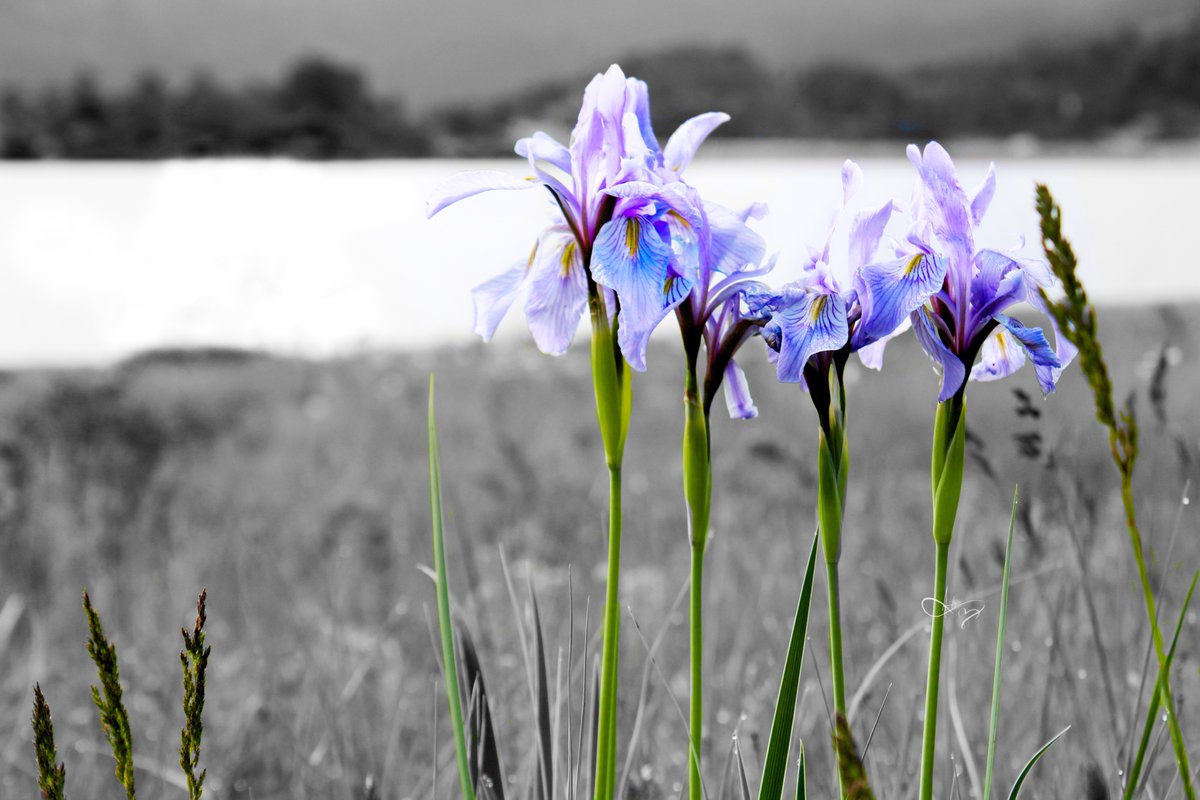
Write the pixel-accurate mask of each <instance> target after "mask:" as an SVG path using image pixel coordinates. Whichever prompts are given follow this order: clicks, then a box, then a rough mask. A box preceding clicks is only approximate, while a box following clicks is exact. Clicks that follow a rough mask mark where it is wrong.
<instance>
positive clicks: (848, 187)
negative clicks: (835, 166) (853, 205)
mask: <svg viewBox="0 0 1200 800" xmlns="http://www.w3.org/2000/svg"><path fill="white" fill-rule="evenodd" d="M862 184H863V171H862V167H860V166H859V165H858V164H856V163H855V162H853V161H851V160H850V159H846V160H845V161H844V162H842V205H843V206H845V205H848V204H849V203H850V200H851V198H853V197H854V195H856V194H858V190H859V189H861V188H862Z"/></svg>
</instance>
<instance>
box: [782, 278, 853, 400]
mask: <svg viewBox="0 0 1200 800" xmlns="http://www.w3.org/2000/svg"><path fill="white" fill-rule="evenodd" d="M848 335H849V327H848V324H847V320H846V302H845V300H843V299H842V297H841V296H840V295H837V294H817V293H814V292H800V293H798V294H795V295H793V296H792V297H791V298H789V299H788V301H785V302H784V303H782V304H781V305H780V308H779V311H778V312H776V313H775V315H774V316H772V317H771V321H770V322H768V323H767V325H766V327H765V328H764V329H763V336H764V338H766V339H767V340H768V343H770V344H771V347H772V349H776V350H778V351H779V359H778V360H777V361H776V362H775V369H776V372H777V373H778V375H779V380H781V381H784V382H785V383H797V382H799V381H801V380H802V379H803V373H804V365H805V364H807V363H808V359H809V358H810V357H812V356H813V354H815V353H825V352H829V351H831V350H838V349H840V348H841V347H842V346H843V345H845V344H846V338H847V336H848Z"/></svg>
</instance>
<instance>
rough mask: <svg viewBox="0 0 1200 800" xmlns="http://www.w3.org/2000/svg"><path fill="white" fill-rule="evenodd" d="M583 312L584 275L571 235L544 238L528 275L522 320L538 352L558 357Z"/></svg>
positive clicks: (577, 325)
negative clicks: (527, 326)
mask: <svg viewBox="0 0 1200 800" xmlns="http://www.w3.org/2000/svg"><path fill="white" fill-rule="evenodd" d="M586 309H587V276H586V275H585V274H584V271H583V261H582V260H581V259H580V257H579V246H578V245H577V244H576V242H575V239H574V237H573V236H571V235H570V234H569V233H568V234H559V235H557V236H554V237H553V238H549V237H548V238H547V239H544V240H543V242H542V245H541V246H540V247H539V248H538V255H537V258H536V259H535V261H534V265H533V268H532V270H531V271H530V276H529V294H528V296H527V297H526V299H525V319H526V321H527V322H528V323H529V332H530V333H532V334H533V340H534V342H536V343H537V346H538V349H539V350H541V351H542V352H543V353H547V354H549V355H561V354H562V353H565V352H566V351H567V348H569V347H570V346H571V341H572V340H573V339H574V338H575V331H576V330H577V329H578V328H579V321H580V320H581V319H582V318H583V313H584V311H585V310H586Z"/></svg>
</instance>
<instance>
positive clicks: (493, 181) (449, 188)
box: [425, 169, 538, 217]
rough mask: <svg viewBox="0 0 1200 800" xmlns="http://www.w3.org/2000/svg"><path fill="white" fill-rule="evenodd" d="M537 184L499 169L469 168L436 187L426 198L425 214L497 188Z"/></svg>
mask: <svg viewBox="0 0 1200 800" xmlns="http://www.w3.org/2000/svg"><path fill="white" fill-rule="evenodd" d="M537 185H538V183H537V181H535V180H532V179H529V178H514V177H513V176H512V175H509V174H508V173H507V172H500V171H499V170H494V169H476V170H467V171H466V172H460V173H458V174H457V175H452V176H450V177H449V178H447V179H446V180H444V181H442V182H441V183H440V184H438V185H437V186H436V187H434V190H433V191H432V192H430V193H429V197H427V198H426V199H425V216H426V217H432V216H433V215H434V214H436V213H438V212H439V211H441V210H442V209H443V208H445V207H446V206H448V205H452V204H454V203H457V202H458V201H459V200H463V199H466V198H468V197H472V196H474V195H477V194H482V193H483V192H490V191H493V190H496V189H532V188H533V187H534V186H537Z"/></svg>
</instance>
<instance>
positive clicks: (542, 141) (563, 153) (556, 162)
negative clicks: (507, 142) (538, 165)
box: [514, 131, 571, 173]
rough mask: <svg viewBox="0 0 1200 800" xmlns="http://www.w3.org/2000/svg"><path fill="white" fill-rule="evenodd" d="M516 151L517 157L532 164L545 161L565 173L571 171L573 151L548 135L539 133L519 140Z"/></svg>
mask: <svg viewBox="0 0 1200 800" xmlns="http://www.w3.org/2000/svg"><path fill="white" fill-rule="evenodd" d="M514 149H515V150H516V152H517V155H519V156H521V157H522V158H527V159H529V161H530V162H531V163H533V162H537V161H545V162H546V163H547V164H551V165H553V166H555V167H558V168H559V169H561V170H562V171H563V172H566V173H570V171H571V151H570V150H568V149H567V148H566V147H564V146H563V145H562V144H560V143H559V142H558V140H557V139H555V138H554V137H553V136H551V135H550V134H548V133H544V132H542V131H537V132H536V133H534V134H533V136H528V137H526V138H524V139H518V140H517V145H516V147H515V148H514Z"/></svg>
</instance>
